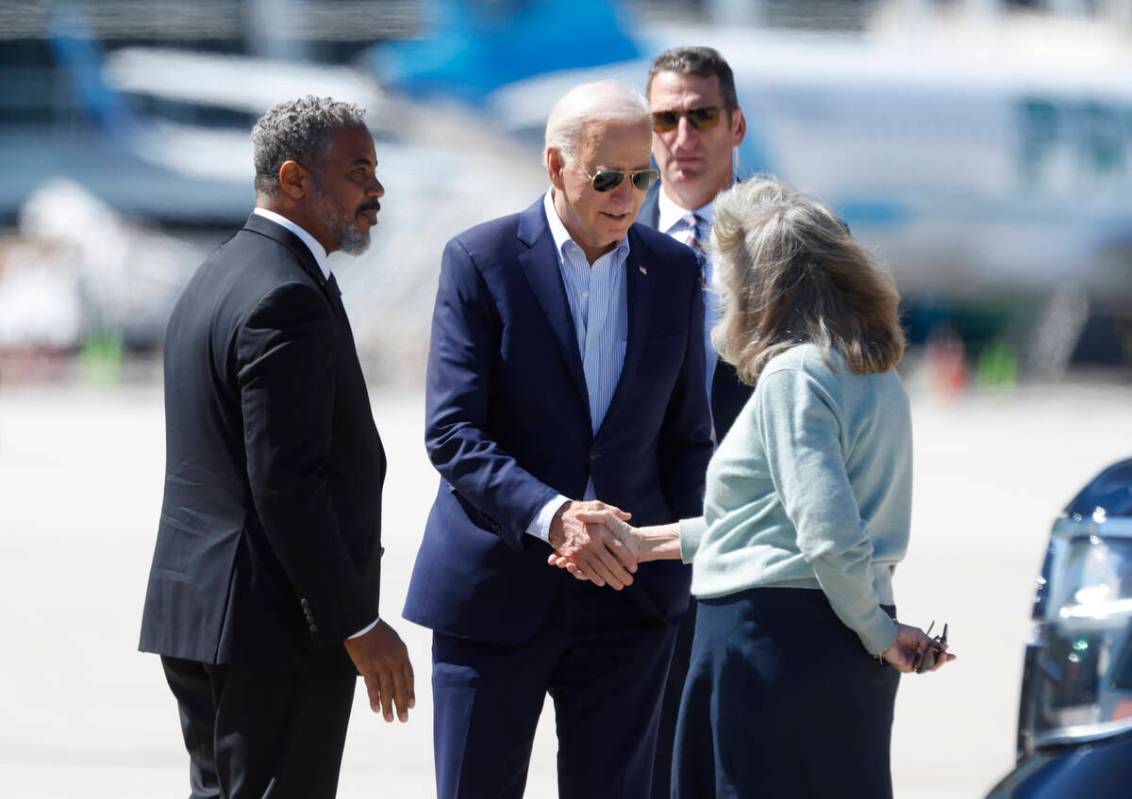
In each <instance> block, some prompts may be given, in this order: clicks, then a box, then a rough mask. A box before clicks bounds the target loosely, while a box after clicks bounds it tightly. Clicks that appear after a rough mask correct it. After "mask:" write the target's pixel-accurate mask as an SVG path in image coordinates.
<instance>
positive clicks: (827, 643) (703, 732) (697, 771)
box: [672, 588, 900, 799]
mask: <svg viewBox="0 0 1132 799" xmlns="http://www.w3.org/2000/svg"><path fill="white" fill-rule="evenodd" d="M885 610H886V611H889V612H890V613H893V614H894V613H895V609H894V608H885ZM899 679H900V675H899V672H897V671H896V670H895V669H893V668H892V667H891V666H882V665H880V664H879V663H878V662H877V660H876V658H874V657H872V656H870V655H869V654H868V652H866V651H865V648H864V647H863V646H862V645H861V641H860V639H859V638H858V637H857V635H856V634H855V633H853V632H852V631H851V630H849V629H848V628H847V627H846V626H845V625H844V624H842V623H841V621H840V620H839V619H838V618H837V616H836V615H835V614H834V612H833V609H832V608H831V607H830V605H829V601H828V600H827V599H826V598H825V594H824V593H822V592H821V591H818V590H809V589H802V588H797V589H796V588H756V589H752V590H749V591H744V592H742V593H739V594H734V595H732V596H729V597H725V598H721V599H701V600H700V602H699V604H698V608H697V617H696V633H695V639H694V641H693V643H692V659H691V664H690V666H689V671H688V681H687V684H686V685H685V688H684V697H683V700H682V702H681V706H680V717H679V720H678V722H677V730H676V749H675V761H676V762H675V769H674V772H673V791H672V796H673V797H677V798H678V799H703V797H755V796H768V797H770V796H775V797H777V796H805V797H812V798H813V799H820V798H821V797H837V799H851V798H852V797H861V798H862V799H886V798H887V797H891V796H892V779H891V774H890V764H889V744H890V739H891V731H892V711H893V706H894V705H895V702H896V688H897V684H898V683H899Z"/></svg>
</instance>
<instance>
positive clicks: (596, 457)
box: [590, 449, 601, 461]
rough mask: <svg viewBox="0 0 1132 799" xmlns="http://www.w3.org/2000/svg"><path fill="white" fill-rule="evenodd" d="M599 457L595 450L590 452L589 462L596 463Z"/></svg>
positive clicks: (599, 454)
mask: <svg viewBox="0 0 1132 799" xmlns="http://www.w3.org/2000/svg"><path fill="white" fill-rule="evenodd" d="M600 457H601V453H600V452H598V451H597V450H596V449H592V450H590V460H591V461H596V460H597V459H599V458H600Z"/></svg>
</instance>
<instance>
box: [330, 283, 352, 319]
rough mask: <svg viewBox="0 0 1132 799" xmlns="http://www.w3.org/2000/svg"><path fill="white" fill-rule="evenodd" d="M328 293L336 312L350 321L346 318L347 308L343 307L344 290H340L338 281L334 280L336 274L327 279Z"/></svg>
mask: <svg viewBox="0 0 1132 799" xmlns="http://www.w3.org/2000/svg"><path fill="white" fill-rule="evenodd" d="M326 293H327V294H329V295H330V304H331V305H333V306H334V310H335V311H337V312H338V314H339V315H340V316H341V317H342V318H343V319H348V317H347V316H346V308H345V306H343V305H342V289H340V288H338V281H337V280H335V279H334V273H333V272H331V273H330V277H328V278H327V279H326Z"/></svg>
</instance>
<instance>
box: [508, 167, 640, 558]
mask: <svg viewBox="0 0 1132 799" xmlns="http://www.w3.org/2000/svg"><path fill="white" fill-rule="evenodd" d="M543 209H544V210H545V212H546V220H547V223H548V224H549V226H550V234H551V236H552V237H553V238H554V250H555V252H556V253H557V255H558V269H559V272H560V273H561V275H562V284H563V286H564V287H565V289H566V300H567V302H568V303H569V305H570V318H571V319H572V320H573V321H574V332H575V333H576V334H577V337H578V352H580V353H581V355H582V372H583V373H584V374H585V376H586V393H587V394H588V395H589V402H590V423H591V425H592V428H593V429H592V432H593V433H594V435H596V434H597V431H598V428H600V427H601V423H602V420H604V419H605V413H606V411H608V410H609V403H610V402H612V400H613V392H615V391H616V390H617V382H618V381H619V380H620V379H621V369H622V367H623V366H624V365H625V346H626V343H627V342H628V336H629V304H628V298H627V297H626V294H625V289H626V280H625V261H626V260H627V259H628V258H629V240H628V238H624V239H622V240H621V241H619V242H617V246H616V247H614V248H613V249H612V250H610V251H609V252H607V253H606V254H605V255H603V256H601V257H600V258H598V259H597V260H596V261H594V262H593V263H592V264H591V263H590V262H589V260H588V259H587V258H586V254H585V253H584V252H582V248H581V247H580V246H578V244H577V243H576V242H575V241H574V240H573V239H572V238H570V233H569V232H568V231H567V230H566V226H565V225H564V224H562V220H561V219H559V217H558V212H557V211H556V210H555V208H554V189H551V190H550V191H548V192H547V193H546V197H545V198H544V200H543ZM582 498H583V499H598V497H597V496H596V494H595V492H594V486H593V480H592V479H591V480H589V481H588V482H587V483H586V493H585V496H584V497H582ZM568 501H569V498H568V497H564V496H561V495H560V496H558V497H556V498H555V499H552V500H551V501H550V502H548V503H547V504H546V505H545V506H544V507H543V509H542V511H541V512H540V513H539V514H538V516H536V517H535V521H534V523H533V524H532V525H531V528H530V529H529V530H527V532H528V533H530V534H531V535H533V536H535V537H537V538H541V539H542V540H544V541H545V540H547V538H548V536H549V535H550V523H551V521H553V519H554V514H555V513H556V512H557V511H558V508H560V507H561V506H562V504H563V503H564V502H568Z"/></svg>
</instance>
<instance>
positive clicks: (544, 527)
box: [527, 494, 570, 544]
mask: <svg viewBox="0 0 1132 799" xmlns="http://www.w3.org/2000/svg"><path fill="white" fill-rule="evenodd" d="M569 501H570V500H569V498H567V497H564V496H562V495H561V494H559V495H558V496H556V497H555V498H554V499H552V500H550V502H548V503H546V504H545V505H543V506H542V510H540V511H539V512H538V516H535V519H534V521H533V522H531V526H530V527H528V528H527V535H533V536H534V537H535V538H537V539H538V540H539V541H545V542H546V543H548V544H549V543H550V524H551V522H553V521H554V514H556V513H558V509H559V508H561V507H562V506H563V505H565V504H566V503H567V502H569Z"/></svg>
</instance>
